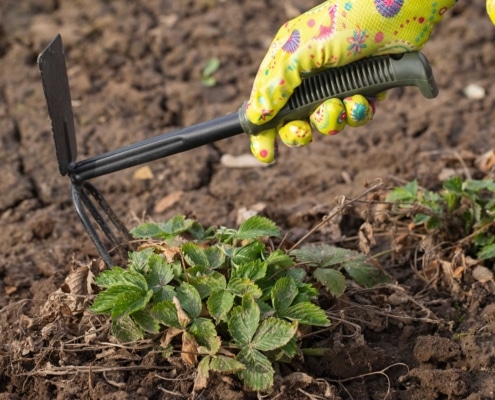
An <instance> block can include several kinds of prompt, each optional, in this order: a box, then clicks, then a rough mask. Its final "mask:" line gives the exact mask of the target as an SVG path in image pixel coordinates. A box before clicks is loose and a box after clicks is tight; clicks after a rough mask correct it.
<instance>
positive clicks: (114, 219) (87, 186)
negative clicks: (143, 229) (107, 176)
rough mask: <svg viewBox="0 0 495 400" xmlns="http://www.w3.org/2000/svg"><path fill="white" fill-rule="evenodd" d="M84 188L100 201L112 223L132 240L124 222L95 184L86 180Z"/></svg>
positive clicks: (127, 238)
mask: <svg viewBox="0 0 495 400" xmlns="http://www.w3.org/2000/svg"><path fill="white" fill-rule="evenodd" d="M84 189H87V190H88V192H89V193H91V195H92V196H93V198H94V199H95V200H96V201H97V202H98V204H99V206H100V207H101V209H102V210H103V211H104V212H105V214H106V215H107V217H108V218H109V219H110V221H111V222H112V224H113V225H114V226H115V227H116V228H117V229H118V230H119V232H120V233H121V234H122V235H123V236H124V238H125V239H126V240H128V241H130V240H131V239H132V236H131V234H130V233H129V231H128V229H127V228H126V226H125V225H124V223H123V222H122V221H121V220H120V218H119V217H118V216H117V214H115V212H114V211H113V210H112V207H110V204H108V202H107V201H106V200H105V198H104V197H103V195H102V194H101V192H100V191H99V190H98V189H97V188H96V187H95V186H94V185H93V184H91V183H89V182H87V181H86V182H84Z"/></svg>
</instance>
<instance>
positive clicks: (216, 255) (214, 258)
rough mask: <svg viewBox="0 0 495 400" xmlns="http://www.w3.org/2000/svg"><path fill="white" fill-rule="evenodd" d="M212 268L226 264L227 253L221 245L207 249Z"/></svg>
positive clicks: (206, 252) (206, 253)
mask: <svg viewBox="0 0 495 400" xmlns="http://www.w3.org/2000/svg"><path fill="white" fill-rule="evenodd" d="M205 255H206V257H207V258H208V263H209V264H208V265H209V266H210V269H218V268H220V267H222V266H223V265H224V264H225V253H224V251H223V250H222V249H221V248H220V247H219V246H210V247H207V248H206V249H205Z"/></svg>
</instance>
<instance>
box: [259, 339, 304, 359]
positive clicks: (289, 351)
mask: <svg viewBox="0 0 495 400" xmlns="http://www.w3.org/2000/svg"><path fill="white" fill-rule="evenodd" d="M297 350H298V346H297V335H294V336H293V337H292V338H291V339H290V340H289V341H288V342H287V343H286V344H285V345H284V346H282V347H280V348H278V349H275V350H273V351H268V352H265V355H266V356H267V357H268V359H270V360H271V361H272V362H273V361H280V362H285V363H289V362H290V361H291V360H292V359H293V358H294V357H295V355H296V354H297Z"/></svg>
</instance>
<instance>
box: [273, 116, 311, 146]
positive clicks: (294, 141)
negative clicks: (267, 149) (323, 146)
mask: <svg viewBox="0 0 495 400" xmlns="http://www.w3.org/2000/svg"><path fill="white" fill-rule="evenodd" d="M278 134H279V136H280V139H281V140H282V142H283V143H284V144H285V145H286V146H288V147H302V146H306V145H308V144H309V143H311V141H312V140H313V130H312V128H311V125H310V124H309V122H307V121H304V120H294V121H290V122H288V123H287V124H285V125H284V126H282V127H281V128H280V130H279V131H278Z"/></svg>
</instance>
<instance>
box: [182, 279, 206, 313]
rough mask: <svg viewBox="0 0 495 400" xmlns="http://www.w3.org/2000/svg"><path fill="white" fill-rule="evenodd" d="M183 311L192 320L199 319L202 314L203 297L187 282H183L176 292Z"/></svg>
mask: <svg viewBox="0 0 495 400" xmlns="http://www.w3.org/2000/svg"><path fill="white" fill-rule="evenodd" d="M176 293H177V298H178V299H179V302H180V305H181V306H182V309H183V310H184V311H185V312H186V313H187V315H188V316H189V317H190V318H193V319H194V318H197V317H199V314H201V308H202V304H201V296H200V295H199V292H198V291H197V290H196V288H195V287H194V286H192V285H191V284H189V283H187V282H182V283H181V284H180V286H179V287H178V288H177V290H176Z"/></svg>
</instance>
